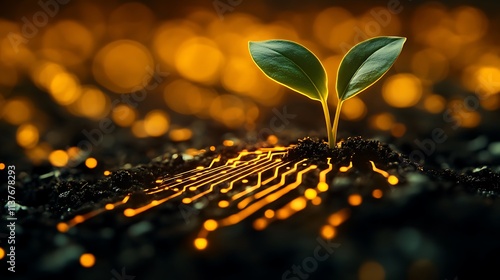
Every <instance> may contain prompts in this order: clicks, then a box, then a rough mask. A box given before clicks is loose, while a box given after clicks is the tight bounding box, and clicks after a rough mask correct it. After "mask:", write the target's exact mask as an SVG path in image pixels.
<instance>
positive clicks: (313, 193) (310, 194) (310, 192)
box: [304, 189, 318, 200]
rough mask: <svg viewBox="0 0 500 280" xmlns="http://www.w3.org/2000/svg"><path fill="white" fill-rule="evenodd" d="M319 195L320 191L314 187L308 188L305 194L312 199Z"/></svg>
mask: <svg viewBox="0 0 500 280" xmlns="http://www.w3.org/2000/svg"><path fill="white" fill-rule="evenodd" d="M317 195H318V193H317V192H316V190H314V189H307V190H306V191H305V192H304V196H305V197H306V198H307V199H309V200H312V199H314V198H315V197H316V196H317Z"/></svg>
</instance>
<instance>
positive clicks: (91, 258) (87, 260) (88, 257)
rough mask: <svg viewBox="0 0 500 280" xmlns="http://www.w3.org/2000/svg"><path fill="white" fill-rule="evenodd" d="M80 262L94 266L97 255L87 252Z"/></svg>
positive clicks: (86, 265)
mask: <svg viewBox="0 0 500 280" xmlns="http://www.w3.org/2000/svg"><path fill="white" fill-rule="evenodd" d="M80 264H81V265H82V266H83V267H92V266H94V264H95V257H94V255H92V254H89V253H85V254H82V255H81V256H80Z"/></svg>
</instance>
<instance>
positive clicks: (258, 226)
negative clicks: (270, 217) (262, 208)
mask: <svg viewBox="0 0 500 280" xmlns="http://www.w3.org/2000/svg"><path fill="white" fill-rule="evenodd" d="M266 226H267V222H266V220H265V219H263V218H259V219H257V220H255V221H254V222H253V228H254V229H255V230H263V229H265V228H266Z"/></svg>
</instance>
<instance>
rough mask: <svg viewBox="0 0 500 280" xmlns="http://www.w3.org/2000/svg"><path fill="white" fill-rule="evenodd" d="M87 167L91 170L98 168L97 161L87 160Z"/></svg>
mask: <svg viewBox="0 0 500 280" xmlns="http://www.w3.org/2000/svg"><path fill="white" fill-rule="evenodd" d="M85 166H87V167H88V168H90V169H92V168H95V167H96V166H97V160H96V159H95V158H92V157H91V158H88V159H86V160H85Z"/></svg>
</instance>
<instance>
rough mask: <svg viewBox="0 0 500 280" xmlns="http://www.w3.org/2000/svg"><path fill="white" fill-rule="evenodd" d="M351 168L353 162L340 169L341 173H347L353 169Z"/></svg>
mask: <svg viewBox="0 0 500 280" xmlns="http://www.w3.org/2000/svg"><path fill="white" fill-rule="evenodd" d="M351 168H352V161H351V162H349V166H342V167H340V168H339V171H340V172H347V171H348V170H349V169H351Z"/></svg>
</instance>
